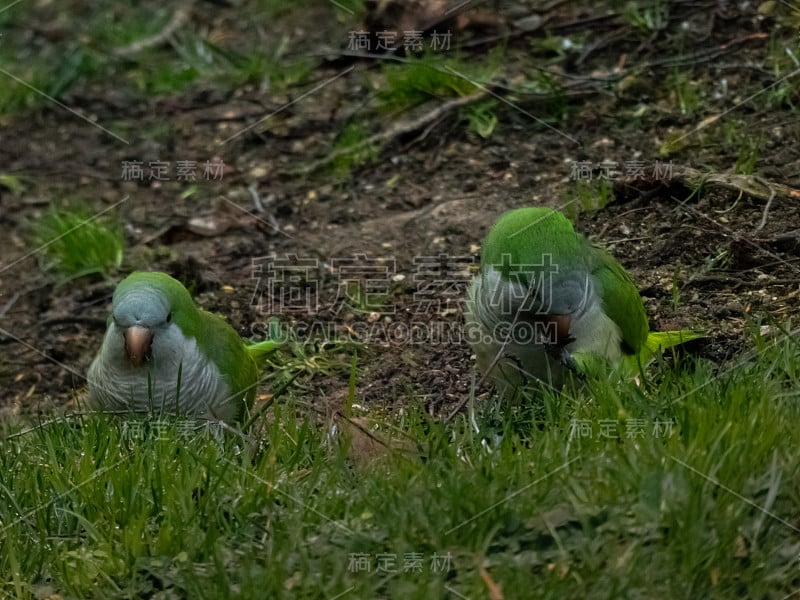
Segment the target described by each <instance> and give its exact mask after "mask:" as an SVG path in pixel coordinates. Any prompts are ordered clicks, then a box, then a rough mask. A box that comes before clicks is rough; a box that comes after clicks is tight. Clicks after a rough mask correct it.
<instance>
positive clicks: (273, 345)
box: [247, 317, 286, 367]
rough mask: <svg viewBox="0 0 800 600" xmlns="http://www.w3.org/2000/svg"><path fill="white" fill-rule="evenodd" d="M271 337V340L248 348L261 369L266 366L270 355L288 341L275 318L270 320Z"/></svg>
mask: <svg viewBox="0 0 800 600" xmlns="http://www.w3.org/2000/svg"><path fill="white" fill-rule="evenodd" d="M269 337H270V339H268V340H265V341H263V342H258V343H256V344H250V345H248V346H247V352H248V353H249V354H250V356H252V357H253V360H255V361H256V364H257V365H258V366H259V367H261V366H263V365H264V363H265V362H266V358H267V355H268V354H270V353H272V352H274V351H275V350H277V349H278V348H280V347H281V346H282V345H283V343H284V342H285V341H286V335H285V333H284V332H283V330H282V329H281V325H280V322H279V321H278V319H276V318H275V317H272V318H270V320H269Z"/></svg>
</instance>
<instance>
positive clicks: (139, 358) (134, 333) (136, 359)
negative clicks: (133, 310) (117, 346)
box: [125, 325, 153, 367]
mask: <svg viewBox="0 0 800 600" xmlns="http://www.w3.org/2000/svg"><path fill="white" fill-rule="evenodd" d="M152 341H153V333H152V332H151V331H150V330H149V329H147V328H146V327H141V326H139V325H134V326H132V327H128V329H126V330H125V352H127V354H128V359H129V360H130V361H131V364H132V365H133V366H134V367H140V366H142V362H144V361H145V360H149V359H150V343H151V342H152Z"/></svg>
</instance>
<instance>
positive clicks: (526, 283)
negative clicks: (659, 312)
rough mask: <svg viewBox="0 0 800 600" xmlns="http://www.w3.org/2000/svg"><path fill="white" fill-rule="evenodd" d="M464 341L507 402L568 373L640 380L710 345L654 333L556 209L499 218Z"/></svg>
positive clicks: (602, 256) (686, 335)
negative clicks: (613, 372)
mask: <svg viewBox="0 0 800 600" xmlns="http://www.w3.org/2000/svg"><path fill="white" fill-rule="evenodd" d="M465 312H466V314H465V317H466V334H467V339H468V341H469V342H470V344H471V345H472V348H473V350H474V351H475V354H476V357H477V363H478V368H479V369H480V370H481V371H482V372H483V373H484V374H486V375H487V377H488V378H489V379H490V380H493V381H494V383H495V384H496V385H497V386H498V388H499V389H500V390H501V392H503V393H509V392H513V390H515V389H516V388H518V387H520V386H522V385H523V384H525V383H526V382H529V381H535V380H540V381H544V382H545V383H546V384H549V385H551V386H553V387H555V388H558V387H560V386H561V385H563V383H564V380H565V377H566V375H567V373H568V371H569V370H572V371H576V372H582V371H586V370H588V369H589V368H590V367H592V368H594V366H597V365H603V364H606V362H607V363H609V364H620V363H621V364H622V366H623V368H624V369H625V370H626V371H627V372H630V373H631V374H632V375H635V374H637V373H638V372H639V370H640V369H641V367H642V366H643V365H645V364H646V363H647V362H649V361H650V360H651V359H652V358H653V356H654V355H655V353H656V352H659V351H663V350H665V349H667V348H669V347H671V346H675V345H677V344H680V343H683V342H686V341H689V340H692V339H695V338H698V337H702V336H701V334H699V333H695V332H692V331H671V332H663V333H655V332H650V331H649V326H648V321H647V315H646V314H645V310H644V305H643V304H642V299H641V297H640V296H639V292H638V290H637V289H636V286H635V285H634V283H633V281H632V280H631V278H630V276H629V275H628V274H627V273H626V272H625V270H624V269H623V268H622V265H620V264H619V263H618V262H617V261H616V260H615V259H614V258H613V257H612V256H611V255H610V254H609V253H608V252H606V251H605V250H602V249H600V248H597V247H595V246H593V245H592V244H591V243H590V242H589V241H588V240H587V239H586V238H585V237H583V236H582V235H581V234H579V233H576V232H575V231H574V230H573V228H572V224H571V223H570V221H569V220H568V219H567V218H566V217H565V216H564V215H563V214H561V213H560V212H556V211H554V210H552V209H550V208H520V209H517V210H512V211H509V212H507V213H505V214H504V215H502V216H501V217H500V219H499V220H498V221H497V223H495V225H494V227H493V228H492V229H491V231H490V232H489V235H488V236H487V237H486V239H485V240H484V243H483V249H482V252H481V267H480V272H479V273H478V275H477V276H476V277H475V278H474V279H473V280H472V282H471V284H470V286H469V288H468V290H467V303H466V311H465Z"/></svg>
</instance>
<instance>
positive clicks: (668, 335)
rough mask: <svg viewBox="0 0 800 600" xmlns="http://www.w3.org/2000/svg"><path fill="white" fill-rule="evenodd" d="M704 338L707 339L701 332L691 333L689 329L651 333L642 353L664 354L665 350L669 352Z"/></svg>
mask: <svg viewBox="0 0 800 600" xmlns="http://www.w3.org/2000/svg"><path fill="white" fill-rule="evenodd" d="M702 337H705V335H703V334H702V333H700V332H699V331H691V330H689V329H683V330H681V331H651V332H650V333H648V334H647V339H646V340H645V342H644V346H645V347H644V349H643V350H642V351H643V352H644V351H645V349H646V351H648V352H649V353H650V354H655V353H657V352H664V350H668V349H670V348H672V347H673V346H678V345H680V344H685V343H686V342H691V341H692V340H697V339H700V338H702Z"/></svg>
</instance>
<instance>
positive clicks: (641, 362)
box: [622, 329, 705, 374]
mask: <svg viewBox="0 0 800 600" xmlns="http://www.w3.org/2000/svg"><path fill="white" fill-rule="evenodd" d="M703 337H705V335H704V334H703V333H701V332H698V331H691V330H689V329H683V330H680V331H651V332H650V333H648V334H647V339H646V340H645V342H644V344H643V345H642V349H641V350H640V351H639V354H635V355H633V356H627V357H624V358H623V359H622V362H623V364H624V366H625V369H626V370H627V371H629V372H630V373H634V374H638V373H639V372H640V371H641V370H642V369H644V368H645V367H646V366H647V365H648V364H650V363H651V362H652V361H653V360H654V359H655V357H656V356H657V355H659V354H662V353H663V352H664V351H665V350H669V349H670V348H673V347H675V346H679V345H680V344H685V343H686V342H691V341H692V340H696V339H699V338H703Z"/></svg>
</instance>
